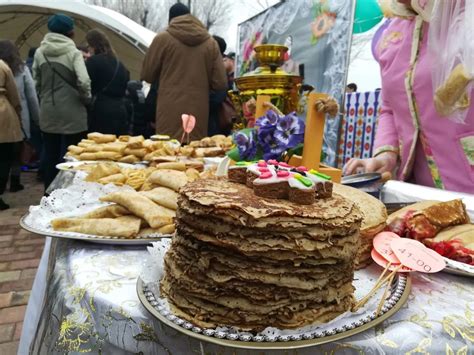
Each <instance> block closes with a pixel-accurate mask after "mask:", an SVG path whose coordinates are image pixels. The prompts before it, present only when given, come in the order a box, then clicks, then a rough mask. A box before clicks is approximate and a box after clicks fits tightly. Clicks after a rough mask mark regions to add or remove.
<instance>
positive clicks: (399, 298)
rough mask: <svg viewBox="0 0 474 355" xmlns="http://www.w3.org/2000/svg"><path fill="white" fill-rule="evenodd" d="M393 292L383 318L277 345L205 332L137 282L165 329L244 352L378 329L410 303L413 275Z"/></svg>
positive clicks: (364, 317)
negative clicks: (174, 313) (164, 304)
mask: <svg viewBox="0 0 474 355" xmlns="http://www.w3.org/2000/svg"><path fill="white" fill-rule="evenodd" d="M392 289H394V290H393V292H392V294H391V296H390V297H389V298H388V299H387V300H386V302H385V305H384V306H383V308H382V312H381V315H379V316H378V317H376V316H375V312H373V313H372V314H370V313H368V312H366V313H364V314H362V315H361V319H360V320H359V321H358V322H352V323H350V324H346V325H344V326H343V327H341V328H335V329H332V330H331V331H323V332H318V331H317V330H314V331H312V332H311V333H309V332H308V333H305V334H304V335H303V336H301V338H302V340H293V339H292V336H284V337H285V338H284V339H283V337H279V338H278V339H277V340H276V341H271V340H268V339H265V338H264V336H251V335H240V338H239V336H238V335H236V334H230V333H227V332H223V331H216V330H214V329H202V328H200V327H197V326H195V325H193V324H192V323H189V322H187V321H185V320H183V319H181V318H179V317H177V316H175V315H173V314H172V313H170V312H169V311H167V310H166V309H164V307H163V306H160V304H159V302H158V301H157V300H156V298H155V295H154V294H153V292H152V291H151V290H149V289H148V287H147V285H145V284H144V282H143V281H142V279H141V278H138V280H137V293H138V297H139V299H140V301H141V303H142V304H143V305H144V307H145V308H146V309H147V310H148V311H149V312H150V313H151V314H152V315H153V316H154V317H156V318H157V319H158V320H159V321H161V322H162V323H164V324H165V325H167V326H169V327H171V328H173V329H175V330H177V331H179V332H181V333H183V334H185V335H188V336H190V337H192V338H195V339H198V340H202V341H206V342H210V343H214V344H218V345H221V346H227V347H232V348H241V349H254V350H262V349H273V350H286V349H296V348H305V347H310V346H315V345H319V344H324V343H328V342H332V341H337V340H340V339H343V338H346V337H349V336H352V335H354V334H357V333H360V332H363V331H364V330H367V329H369V328H372V327H374V326H375V325H377V324H379V323H381V322H383V321H384V320H386V319H387V318H389V317H391V316H392V315H393V314H395V313H396V312H397V311H398V310H399V309H400V308H401V307H402V306H403V304H404V303H405V302H406V301H407V299H408V295H409V294H410V289H411V278H410V276H409V275H405V274H398V278H396V280H395V282H394V284H393V285H392Z"/></svg>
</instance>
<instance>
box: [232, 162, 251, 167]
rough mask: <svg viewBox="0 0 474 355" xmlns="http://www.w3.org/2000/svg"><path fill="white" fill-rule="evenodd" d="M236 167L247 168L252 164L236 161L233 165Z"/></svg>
mask: <svg viewBox="0 0 474 355" xmlns="http://www.w3.org/2000/svg"><path fill="white" fill-rule="evenodd" d="M235 165H236V166H249V165H252V162H249V161H238V162H236V163H235Z"/></svg>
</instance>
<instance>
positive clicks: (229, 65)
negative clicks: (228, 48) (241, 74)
mask: <svg viewBox="0 0 474 355" xmlns="http://www.w3.org/2000/svg"><path fill="white" fill-rule="evenodd" d="M224 67H225V71H226V73H227V86H228V88H229V90H232V89H233V87H234V69H235V52H229V53H227V54H225V55H224Z"/></svg>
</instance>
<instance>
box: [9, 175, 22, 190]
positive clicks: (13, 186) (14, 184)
mask: <svg viewBox="0 0 474 355" xmlns="http://www.w3.org/2000/svg"><path fill="white" fill-rule="evenodd" d="M24 188H25V187H24V186H23V185H22V184H20V176H19V175H11V176H10V192H17V191H21V190H23V189H24Z"/></svg>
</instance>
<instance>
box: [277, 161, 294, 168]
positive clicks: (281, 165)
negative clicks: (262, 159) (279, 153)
mask: <svg viewBox="0 0 474 355" xmlns="http://www.w3.org/2000/svg"><path fill="white" fill-rule="evenodd" d="M278 166H280V167H282V168H291V165H288V164H287V163H284V162H280V163H278Z"/></svg>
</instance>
